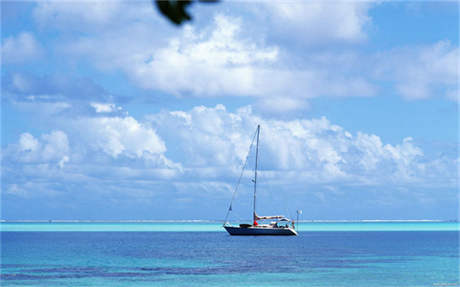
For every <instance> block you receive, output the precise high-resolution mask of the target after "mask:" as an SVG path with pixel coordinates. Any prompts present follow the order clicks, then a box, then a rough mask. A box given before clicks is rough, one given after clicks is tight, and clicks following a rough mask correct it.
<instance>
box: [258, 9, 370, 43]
mask: <svg viewBox="0 0 460 287" xmlns="http://www.w3.org/2000/svg"><path fill="white" fill-rule="evenodd" d="M371 4H372V3H371V2H368V1H338V2H337V1H334V2H330V1H304V2H301V1H267V2H264V3H263V5H258V6H257V8H258V9H260V8H261V7H260V6H262V7H263V6H265V7H266V8H267V9H266V10H268V12H269V14H270V17H268V21H269V22H271V24H272V25H273V28H274V29H273V30H275V33H278V34H279V36H280V37H283V35H282V34H284V37H286V36H287V35H289V36H290V37H293V38H295V39H297V40H298V41H300V42H301V43H302V44H304V45H308V46H310V45H312V44H313V45H314V44H323V43H325V42H329V41H339V42H343V41H344V42H357V41H362V40H364V39H365V38H366V27H367V26H368V25H369V24H370V22H371V18H370V16H369V15H368V10H369V8H370V7H371ZM263 11H265V10H263ZM265 18H267V17H266V16H265Z"/></svg>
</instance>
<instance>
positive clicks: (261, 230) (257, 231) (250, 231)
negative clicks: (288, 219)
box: [224, 226, 297, 236]
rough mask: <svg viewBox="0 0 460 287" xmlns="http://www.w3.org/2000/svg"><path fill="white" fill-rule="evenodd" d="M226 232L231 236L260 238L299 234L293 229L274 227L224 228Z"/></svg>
mask: <svg viewBox="0 0 460 287" xmlns="http://www.w3.org/2000/svg"><path fill="white" fill-rule="evenodd" d="M224 228H225V230H227V232H228V233H229V234H230V235H249V236H251V235H252V236H260V235H282V236H289V235H297V232H296V231H295V230H294V229H292V228H272V227H257V226H251V227H239V226H224Z"/></svg>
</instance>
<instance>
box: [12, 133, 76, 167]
mask: <svg viewBox="0 0 460 287" xmlns="http://www.w3.org/2000/svg"><path fill="white" fill-rule="evenodd" d="M12 152H13V153H15V154H16V157H17V160H19V161H21V162H26V163H38V164H40V163H56V164H57V165H58V166H60V167H61V168H62V167H64V164H65V163H66V162H68V161H69V141H68V138H67V134H66V133H64V132H63V131H59V130H57V131H52V132H51V133H49V134H43V135H42V136H41V139H40V140H39V139H37V138H35V137H34V136H33V135H31V134H29V133H23V134H21V136H20V138H19V143H18V146H17V148H14V149H13V150H12Z"/></svg>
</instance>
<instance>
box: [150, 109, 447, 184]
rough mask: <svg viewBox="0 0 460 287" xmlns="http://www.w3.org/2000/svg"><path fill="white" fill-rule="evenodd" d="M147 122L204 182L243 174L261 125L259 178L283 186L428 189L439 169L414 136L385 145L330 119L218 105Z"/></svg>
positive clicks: (188, 168)
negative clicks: (262, 113) (275, 116)
mask: <svg viewBox="0 0 460 287" xmlns="http://www.w3.org/2000/svg"><path fill="white" fill-rule="evenodd" d="M148 119H149V120H150V121H151V123H152V125H153V126H155V127H156V129H157V132H158V134H159V135H160V136H161V137H162V138H164V139H165V141H166V144H168V143H174V151H175V153H176V156H177V154H180V155H179V156H178V158H177V159H176V160H181V161H182V163H183V166H184V169H185V170H186V171H187V172H188V173H189V175H190V174H195V175H196V176H197V177H199V178H207V179H213V180H215V179H216V178H221V177H226V175H225V174H227V175H229V174H232V176H234V177H235V176H237V174H238V169H239V166H240V165H241V162H242V160H243V159H244V158H245V155H246V152H247V148H248V146H249V143H250V140H251V136H252V135H253V132H254V130H255V127H256V126H257V124H261V126H262V131H261V146H260V151H261V158H260V159H261V162H260V167H261V175H262V177H265V179H266V180H270V181H274V182H278V183H288V182H290V181H291V180H295V181H296V182H297V183H299V182H308V183H309V184H313V183H316V184H327V183H333V182H342V183H349V184H352V185H382V184H386V183H389V182H391V183H392V184H396V185H399V184H401V185H404V184H418V185H424V184H428V181H427V180H426V178H425V177H426V175H427V173H428V172H429V170H428V169H427V168H426V167H427V166H431V167H432V166H434V164H433V161H432V160H429V159H427V158H425V156H424V153H423V151H422V150H421V148H419V147H417V146H416V145H415V144H414V143H413V141H412V139H411V138H410V137H408V138H405V139H403V140H402V142H401V143H399V144H396V145H392V144H385V143H383V142H382V140H381V139H380V137H379V136H377V135H372V134H365V133H362V132H358V133H357V134H355V135H352V134H351V133H350V132H348V131H346V130H345V129H343V128H342V127H340V126H337V125H333V124H331V123H330V122H329V121H328V120H327V119H326V118H324V117H323V118H320V119H312V120H306V119H297V120H274V119H266V118H261V117H259V116H257V115H254V114H253V113H252V111H251V109H250V108H242V109H240V110H238V111H237V112H236V113H231V112H228V111H227V110H226V109H225V107H224V106H222V105H218V106H216V107H214V108H207V107H195V108H193V109H192V110H190V111H188V112H186V111H175V112H166V111H165V112H162V113H159V114H155V115H151V116H149V118H148ZM171 130H174V133H173V134H172V133H171V132H170V131H171ZM444 164H446V163H445V162H444ZM448 166H450V164H448ZM449 168H451V166H450V167H449ZM431 172H433V173H438V172H441V170H440V169H439V168H432V169H431ZM452 172H454V170H452V171H451V172H450V173H449V174H450V175H448V176H452ZM444 176H445V175H443V177H444ZM430 181H432V177H430Z"/></svg>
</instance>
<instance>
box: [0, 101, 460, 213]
mask: <svg viewBox="0 0 460 287" xmlns="http://www.w3.org/2000/svg"><path fill="white" fill-rule="evenodd" d="M55 121H56V122H59V125H60V127H61V129H62V130H54V131H51V132H49V133H44V134H42V135H38V136H33V135H32V134H31V133H27V132H24V133H22V134H21V136H20V137H19V138H18V141H17V143H15V144H10V145H9V146H8V147H7V148H6V149H3V152H2V155H3V158H2V160H3V168H2V175H3V178H4V179H5V180H4V182H3V185H2V190H3V191H4V192H5V194H4V196H5V197H7V198H8V202H10V203H18V202H20V200H19V198H22V199H23V200H30V199H34V200H35V199H40V200H44V201H46V202H50V203H53V204H54V205H57V206H60V207H61V210H60V211H59V209H57V211H56V212H57V213H56V214H66V213H65V212H64V213H63V208H64V207H65V206H67V205H68V204H67V203H68V202H69V200H70V201H71V202H72V206H74V207H75V206H76V207H84V208H82V211H81V212H76V213H75V214H76V215H75V218H79V217H80V218H81V217H82V216H83V217H85V218H86V216H87V211H86V208H87V206H88V204H91V205H94V206H96V208H98V209H99V208H101V207H104V206H105V207H106V206H107V204H109V205H110V206H111V208H113V209H114V210H119V209H118V208H117V206H118V207H119V206H127V205H129V206H130V207H129V209H128V210H126V215H125V216H130V215H135V214H137V212H138V208H139V206H145V207H150V208H147V209H148V210H149V211H150V213H148V212H147V213H143V215H142V216H144V217H145V216H147V217H146V218H149V216H153V217H156V218H177V217H176V216H178V215H177V214H181V213H180V212H178V211H179V210H184V212H186V213H187V212H190V213H189V214H191V213H193V214H197V216H198V215H199V216H201V217H203V218H208V217H211V216H214V217H215V216H219V215H220V216H222V214H221V213H222V210H223V209H225V207H226V206H227V204H228V201H227V200H228V199H229V198H230V197H231V192H232V190H233V188H234V185H235V183H236V180H237V178H238V176H239V175H240V172H241V166H242V163H243V161H244V160H245V158H246V155H247V152H248V147H249V145H250V143H251V140H252V138H253V136H254V131H255V128H256V126H257V124H260V125H261V134H260V145H259V152H260V153H259V173H258V179H259V190H260V191H261V192H263V194H264V195H265V196H263V197H261V199H260V200H261V206H264V210H266V211H270V210H273V211H277V212H279V211H280V209H279V208H280V205H279V202H286V201H289V200H290V199H292V200H293V201H295V202H291V203H289V202H288V203H289V206H290V207H292V208H296V206H297V205H298V204H299V203H298V202H299V200H304V201H305V202H312V206H310V207H311V208H312V210H313V211H312V212H313V213H314V212H315V211H314V210H316V209H315V208H317V207H314V206H313V205H316V204H319V205H320V206H322V207H323V208H326V206H325V205H327V206H329V208H333V209H334V210H335V209H338V210H341V208H343V206H341V205H343V202H346V203H347V205H348V204H350V206H347V207H346V208H347V210H349V211H353V210H355V209H356V210H360V208H362V207H357V206H356V204H357V203H356V200H357V198H359V200H360V202H365V204H366V206H372V208H375V209H377V210H376V211H375V214H376V216H377V217H378V216H379V210H380V211H382V210H385V207H388V204H391V206H393V207H394V206H405V205H407V204H408V203H409V202H414V199H416V200H418V201H417V202H416V203H414V205H416V206H417V207H419V208H422V207H424V206H426V205H427V204H428V205H434V206H438V204H440V203H439V202H441V203H442V202H444V201H446V202H453V201H452V200H453V198H454V197H455V192H454V193H449V192H446V193H442V194H439V192H438V191H439V190H447V191H449V190H455V189H456V186H457V175H458V174H457V165H458V159H457V158H456V154H454V155H453V157H452V156H451V155H444V156H437V155H434V156H431V157H430V156H428V155H427V154H425V152H424V150H423V149H422V148H421V147H419V146H418V145H417V144H416V143H415V141H414V140H413V139H412V138H410V137H406V138H404V139H402V140H401V141H400V142H399V143H396V144H389V143H385V142H384V141H383V140H382V139H381V138H380V137H379V136H378V135H375V134H368V133H363V132H357V133H351V132H349V131H347V130H346V129H344V128H343V127H340V126H338V125H335V124H333V123H331V122H330V121H329V120H328V119H327V118H325V117H322V118H316V119H305V118H299V119H289V120H287V119H285V120H282V119H273V118H268V117H263V116H260V115H257V114H254V113H253V111H252V109H251V107H249V106H247V107H242V108H240V109H238V110H236V111H234V112H231V111H228V110H227V108H226V107H225V106H223V105H217V106H215V107H205V106H196V107H194V108H192V109H190V110H170V111H168V110H164V111H161V112H158V113H155V114H151V115H149V116H148V117H147V118H146V119H145V120H144V121H139V120H137V119H135V118H133V117H130V116H119V115H113V114H111V113H108V114H107V113H102V114H93V115H92V116H88V115H86V116H79V117H73V118H70V119H68V118H67V119H66V118H62V117H58V118H55ZM253 166H254V152H252V153H251V155H250V156H249V158H248V169H247V172H246V173H245V174H244V178H243V181H242V187H241V190H240V192H239V196H238V197H237V199H236V200H237V202H235V206H234V208H235V212H240V211H241V212H242V213H241V214H242V215H243V216H244V210H246V209H247V210H249V209H250V206H247V205H248V202H249V200H248V198H249V193H250V190H251V189H250V184H251V182H250V179H251V178H252V176H253V174H252V172H251V171H250V169H252V167H253ZM264 198H265V199H264ZM267 199H270V200H267ZM361 199H362V201H361ZM101 200H102V201H101ZM264 200H265V202H264ZM419 201H420V202H419ZM422 201H423V202H422ZM164 202H168V208H167V209H165V207H164V206H163V205H164V204H163V203H164ZM236 203H238V207H237V206H236V205H237V204H236ZM245 204H246V205H245ZM307 205H308V204H307ZM283 206H286V205H283ZM382 206H383V207H382ZM153 207H155V208H153ZM310 207H309V208H310ZM69 208H70V207H69ZM152 208H153V210H154V211H153V213H152ZM353 208H355V209H353ZM378 208H380V209H378ZM382 208H383V209H382ZM237 209H238V210H237ZM195 210H196V212H197V213H195ZM199 210H206V212H203V213H200V211H199ZM318 210H319V209H318ZM356 210H355V211H356ZM13 211H14V209H11V208H8V214H10V215H11V214H16V213H17V214H20V212H17V210H16V211H15V212H16V213H15V212H13ZM281 211H282V210H281ZM12 212H13V213H12ZM318 212H319V211H318ZM85 214H86V215H85ZM101 214H102V215H101ZM107 214H110V212H109V211H105V212H104V213H96V214H95V215H94V218H99V219H100V218H101V217H103V216H106V215H107ZM148 214H153V215H148ZM317 214H323V213H321V212H319V213H317ZM366 214H367V215H369V214H368V213H366ZM372 214H374V213H372ZM434 214H435V213H434ZM446 214H447V213H446ZM449 214H450V213H449ZM117 216H119V215H118V214H115V215H113V217H112V218H119V217H117ZM137 216H139V215H137ZM181 216H186V215H184V214H182V215H181ZM337 216H339V215H337ZM340 216H342V217H343V216H345V215H340ZM134 217H135V218H137V217H136V216H134ZM390 217H391V216H390ZM345 218H349V217H346V216H345Z"/></svg>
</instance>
